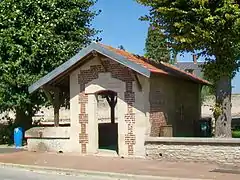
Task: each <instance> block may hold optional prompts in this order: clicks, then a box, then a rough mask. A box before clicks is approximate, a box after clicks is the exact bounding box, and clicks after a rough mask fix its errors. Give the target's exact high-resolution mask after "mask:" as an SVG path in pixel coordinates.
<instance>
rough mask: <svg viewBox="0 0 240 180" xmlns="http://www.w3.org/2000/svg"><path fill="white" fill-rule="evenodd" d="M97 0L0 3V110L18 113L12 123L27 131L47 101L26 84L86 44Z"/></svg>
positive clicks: (9, 0)
mask: <svg viewBox="0 0 240 180" xmlns="http://www.w3.org/2000/svg"><path fill="white" fill-rule="evenodd" d="M94 4H95V0H68V1H66V0H41V1H35V0H21V1H19V0H1V1H0V111H1V112H3V111H9V110H13V111H14V112H16V123H17V124H18V125H21V126H23V127H24V128H29V127H31V123H32V121H31V117H32V116H33V115H34V113H35V112H36V111H37V110H38V108H39V105H41V104H42V103H43V102H44V101H45V98H44V96H43V95H42V94H41V93H39V92H38V93H35V94H32V95H30V94H29V93H28V86H29V85H31V84H32V83H33V82H34V81H36V80H38V79H39V78H40V77H42V76H44V75H46V74H47V73H48V72H50V71H51V70H53V69H54V68H55V67H57V66H59V65H60V64H62V63H63V62H64V61H66V60H67V59H68V58H70V57H71V56H72V55H74V54H75V53H76V52H77V51H78V50H79V49H81V48H82V47H83V46H85V45H86V44H88V43H89V42H90V41H91V37H93V36H94V35H95V34H96V33H97V32H98V31H97V30H95V29H94V28H91V27H90V25H91V24H90V23H91V21H92V20H93V18H94V17H95V16H96V15H97V14H98V12H96V11H91V10H90V8H91V7H92V6H93V5H94Z"/></svg>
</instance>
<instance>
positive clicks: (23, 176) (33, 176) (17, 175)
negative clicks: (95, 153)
mask: <svg viewBox="0 0 240 180" xmlns="http://www.w3.org/2000/svg"><path fill="white" fill-rule="evenodd" d="M0 179H1V180H106V178H104V177H87V176H82V177H80V176H68V175H57V174H48V173H45V172H33V171H29V170H24V169H18V168H6V167H0ZM108 180H114V179H112V178H111V179H110V178H109V179H108Z"/></svg>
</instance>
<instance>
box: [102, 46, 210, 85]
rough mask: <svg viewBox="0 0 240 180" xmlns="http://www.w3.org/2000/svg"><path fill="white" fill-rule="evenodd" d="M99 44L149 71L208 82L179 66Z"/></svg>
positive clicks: (203, 82) (198, 81)
mask: <svg viewBox="0 0 240 180" xmlns="http://www.w3.org/2000/svg"><path fill="white" fill-rule="evenodd" d="M99 44H100V43H99ZM100 45H101V46H103V47H104V48H107V49H108V50H110V51H113V52H114V53H117V54H119V55H121V56H124V57H125V58H127V59H128V60H129V61H132V62H134V63H136V64H139V65H141V66H143V67H145V68H147V69H148V70H149V71H151V72H153V73H159V74H166V75H173V76H178V77H179V78H184V79H189V80H192V81H195V82H197V83H202V84H210V83H209V82H208V81H207V80H204V79H201V78H199V77H197V76H195V75H193V74H191V73H188V72H185V71H184V70H181V69H180V68H178V67H176V66H174V65H171V64H169V63H164V62H160V63H159V64H156V63H154V62H153V61H151V60H149V59H147V58H145V57H143V56H139V55H134V54H132V53H129V52H127V51H125V50H121V49H116V48H113V47H111V46H107V45H104V44H100Z"/></svg>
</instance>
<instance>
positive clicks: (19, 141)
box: [14, 127, 23, 148]
mask: <svg viewBox="0 0 240 180" xmlns="http://www.w3.org/2000/svg"><path fill="white" fill-rule="evenodd" d="M14 145H15V148H20V147H22V145H23V129H22V128H21V127H17V128H15V129H14Z"/></svg>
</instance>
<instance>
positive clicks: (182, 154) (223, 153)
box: [145, 138, 240, 166]
mask: <svg viewBox="0 0 240 180" xmlns="http://www.w3.org/2000/svg"><path fill="white" fill-rule="evenodd" d="M195 139H196V141H195V142H191V141H190V140H188V138H185V139H182V141H181V142H179V141H175V142H174V139H171V140H166V141H165V142H163V141H162V140H161V141H160V142H158V141H155V142H146V145H145V147H146V156H147V157H148V158H150V159H157V160H166V161H183V162H207V163H216V164H231V165H235V166H240V141H239V140H238V142H236V141H234V142H232V141H231V139H230V140H226V141H228V142H221V140H214V139H213V140H212V141H213V142H208V139H207V138H206V139H202V140H201V141H199V140H198V139H197V138H195ZM203 141H205V142H203ZM214 141H215V142H214Z"/></svg>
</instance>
